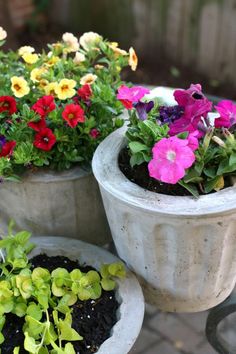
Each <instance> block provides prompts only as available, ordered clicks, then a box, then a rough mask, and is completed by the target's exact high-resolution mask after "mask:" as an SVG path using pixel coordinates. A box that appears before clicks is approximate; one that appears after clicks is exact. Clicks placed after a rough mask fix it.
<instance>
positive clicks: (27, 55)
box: [22, 53, 39, 64]
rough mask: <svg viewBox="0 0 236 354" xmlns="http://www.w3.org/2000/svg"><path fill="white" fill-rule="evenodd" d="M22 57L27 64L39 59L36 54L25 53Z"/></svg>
mask: <svg viewBox="0 0 236 354" xmlns="http://www.w3.org/2000/svg"><path fill="white" fill-rule="evenodd" d="M22 58H23V59H24V61H25V62H26V63H27V64H35V63H36V62H37V61H38V60H39V56H38V54H32V53H25V54H23V55H22Z"/></svg>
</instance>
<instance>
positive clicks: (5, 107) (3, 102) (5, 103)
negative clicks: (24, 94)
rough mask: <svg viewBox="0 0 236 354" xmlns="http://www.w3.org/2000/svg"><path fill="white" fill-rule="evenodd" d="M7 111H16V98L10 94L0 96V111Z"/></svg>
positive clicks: (10, 112) (11, 112)
mask: <svg viewBox="0 0 236 354" xmlns="http://www.w3.org/2000/svg"><path fill="white" fill-rule="evenodd" d="M4 111H8V113H9V114H13V113H16V111H17V108H16V100H15V98H14V97H11V96H0V113H1V112H4Z"/></svg>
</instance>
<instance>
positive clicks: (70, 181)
mask: <svg viewBox="0 0 236 354" xmlns="http://www.w3.org/2000/svg"><path fill="white" fill-rule="evenodd" d="M10 218H12V219H14V220H15V222H16V229H18V230H22V229H25V230H29V231H31V232H32V233H33V235H35V236H37V235H46V236H47V235H55V236H68V237H73V238H78V239H81V240H84V241H87V242H91V243H94V244H100V245H102V244H105V243H107V242H109V241H110V240H111V236H110V230H109V226H108V223H107V219H106V215H105V211H104V208H103V205H102V200H101V197H100V192H99V188H98V185H97V182H96V180H95V178H94V176H93V174H92V172H91V171H90V170H84V169H82V168H80V167H75V168H73V169H71V170H68V171H65V172H60V173H59V172H58V173H57V172H53V171H43V170H40V171H39V172H37V173H30V174H26V175H25V176H24V177H23V178H22V180H21V182H19V183H15V182H4V183H3V184H0V225H1V226H0V233H1V234H2V233H4V232H5V231H6V229H7V225H8V222H9V220H10Z"/></svg>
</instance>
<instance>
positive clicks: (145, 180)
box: [118, 147, 232, 196]
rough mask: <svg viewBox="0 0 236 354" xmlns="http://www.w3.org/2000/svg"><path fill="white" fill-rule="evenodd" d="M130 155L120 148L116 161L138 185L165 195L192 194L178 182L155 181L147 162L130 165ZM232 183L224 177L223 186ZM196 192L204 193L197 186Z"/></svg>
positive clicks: (126, 150) (125, 173)
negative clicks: (149, 171)
mask: <svg viewBox="0 0 236 354" xmlns="http://www.w3.org/2000/svg"><path fill="white" fill-rule="evenodd" d="M129 161H130V156H129V151H128V149H127V147H126V148H124V149H122V150H121V152H120V154H119V158H118V163H119V167H120V170H121V172H123V174H124V175H125V176H126V177H127V178H128V179H129V180H130V181H131V182H134V183H136V184H138V185H139V186H140V187H142V188H144V189H147V190H149V191H151V192H156V193H160V194H167V195H174V196H176V195H177V196H186V195H190V196H192V194H191V193H190V192H189V191H188V190H187V189H185V188H184V187H182V186H180V185H179V184H168V183H163V182H159V181H157V180H156V179H155V178H152V177H150V176H149V173H148V166H147V165H148V164H147V163H146V162H145V163H142V164H141V165H136V166H134V167H131V166H130V163H129ZM231 185H232V184H231V182H230V178H227V177H226V178H225V187H224V188H227V187H230V186H231ZM198 193H199V194H200V195H204V194H205V193H203V192H202V191H201V190H200V189H199V188H198ZM211 193H215V191H212V192H211Z"/></svg>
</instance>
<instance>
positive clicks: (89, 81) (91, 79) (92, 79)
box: [79, 74, 97, 85]
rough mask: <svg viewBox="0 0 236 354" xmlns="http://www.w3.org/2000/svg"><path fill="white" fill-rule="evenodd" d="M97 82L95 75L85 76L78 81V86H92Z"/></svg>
mask: <svg viewBox="0 0 236 354" xmlns="http://www.w3.org/2000/svg"><path fill="white" fill-rule="evenodd" d="M96 80H97V75H93V74H86V75H84V76H83V77H81V79H80V82H79V83H80V85H86V84H87V85H92V84H93V83H94V82H95V81H96Z"/></svg>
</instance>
